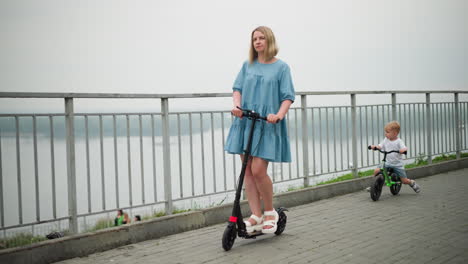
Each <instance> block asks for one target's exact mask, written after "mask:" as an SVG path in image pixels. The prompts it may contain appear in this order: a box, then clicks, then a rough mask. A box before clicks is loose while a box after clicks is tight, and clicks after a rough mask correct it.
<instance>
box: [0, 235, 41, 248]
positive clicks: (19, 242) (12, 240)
mask: <svg viewBox="0 0 468 264" xmlns="http://www.w3.org/2000/svg"><path fill="white" fill-rule="evenodd" d="M44 240H47V238H46V237H45V236H33V235H32V234H30V233H20V234H17V235H15V236H13V237H9V238H4V239H0V249H5V248H13V247H20V246H26V245H30V244H33V243H37V242H40V241H44Z"/></svg>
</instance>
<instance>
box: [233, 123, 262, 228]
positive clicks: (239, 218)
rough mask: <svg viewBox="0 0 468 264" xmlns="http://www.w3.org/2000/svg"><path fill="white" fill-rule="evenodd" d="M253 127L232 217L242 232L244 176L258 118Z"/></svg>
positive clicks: (245, 152)
mask: <svg viewBox="0 0 468 264" xmlns="http://www.w3.org/2000/svg"><path fill="white" fill-rule="evenodd" d="M251 120H252V126H251V127H250V132H249V139H248V141H247V147H246V149H245V150H244V159H243V161H242V170H241V174H240V176H239V183H238V185H237V190H236V198H235V200H234V207H233V209H232V215H233V216H236V217H237V225H238V227H239V231H240V230H245V224H244V221H243V219H242V218H243V217H242V212H241V209H240V197H241V193H242V186H243V185H244V176H245V171H246V169H247V164H248V163H249V158H250V151H251V147H252V138H253V132H254V128H255V123H256V122H257V118H256V117H252V118H251Z"/></svg>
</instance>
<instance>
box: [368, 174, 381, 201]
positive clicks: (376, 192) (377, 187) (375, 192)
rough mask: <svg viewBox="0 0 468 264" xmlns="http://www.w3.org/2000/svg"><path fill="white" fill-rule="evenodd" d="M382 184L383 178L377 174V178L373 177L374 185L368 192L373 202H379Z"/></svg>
mask: <svg viewBox="0 0 468 264" xmlns="http://www.w3.org/2000/svg"><path fill="white" fill-rule="evenodd" d="M383 184H384V176H383V175H382V174H378V175H377V176H375V180H374V183H373V184H372V185H371V190H370V196H371V198H372V200H373V201H374V202H375V201H377V200H379V198H380V194H382V187H383Z"/></svg>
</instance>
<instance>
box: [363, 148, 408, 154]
mask: <svg viewBox="0 0 468 264" xmlns="http://www.w3.org/2000/svg"><path fill="white" fill-rule="evenodd" d="M367 149H372V150H374V151H375V150H378V151H379V152H380V153H383V154H390V153H400V151H399V150H392V151H383V150H381V149H378V148H372V147H371V146H367ZM401 154H405V155H406V154H408V151H405V152H403V153H401Z"/></svg>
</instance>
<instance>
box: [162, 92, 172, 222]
mask: <svg viewBox="0 0 468 264" xmlns="http://www.w3.org/2000/svg"><path fill="white" fill-rule="evenodd" d="M161 117H162V137H163V138H162V142H163V169H164V197H165V200H166V202H165V209H166V215H170V214H172V179H171V147H170V146H171V144H170V143H171V142H170V140H171V138H170V136H169V99H168V98H161Z"/></svg>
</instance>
